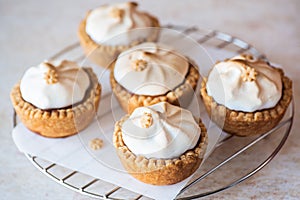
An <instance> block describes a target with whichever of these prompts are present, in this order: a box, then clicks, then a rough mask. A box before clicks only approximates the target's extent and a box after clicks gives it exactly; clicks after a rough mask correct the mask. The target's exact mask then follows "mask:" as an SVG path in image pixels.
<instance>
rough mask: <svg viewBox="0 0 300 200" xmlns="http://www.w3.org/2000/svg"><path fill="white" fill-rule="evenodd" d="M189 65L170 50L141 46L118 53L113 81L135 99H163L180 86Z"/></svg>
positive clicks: (158, 46) (163, 47)
mask: <svg viewBox="0 0 300 200" xmlns="http://www.w3.org/2000/svg"><path fill="white" fill-rule="evenodd" d="M188 70H189V61H188V59H187V58H186V57H184V56H182V55H180V54H179V53H177V52H176V51H174V50H172V48H170V47H168V46H165V45H162V44H157V43H151V42H147V43H142V44H140V45H137V46H135V47H133V48H131V49H128V50H127V51H125V52H123V53H121V54H120V55H119V57H118V58H117V60H116V62H115V67H114V77H115V79H116V81H117V82H118V83H119V84H120V85H122V86H123V87H124V88H125V89H127V90H128V91H129V92H131V93H134V94H137V95H149V96H156V95H163V94H165V93H167V92H168V91H170V90H173V89H174V88H176V87H177V86H178V85H180V84H182V82H183V81H184V79H185V77H186V74H187V72H188Z"/></svg>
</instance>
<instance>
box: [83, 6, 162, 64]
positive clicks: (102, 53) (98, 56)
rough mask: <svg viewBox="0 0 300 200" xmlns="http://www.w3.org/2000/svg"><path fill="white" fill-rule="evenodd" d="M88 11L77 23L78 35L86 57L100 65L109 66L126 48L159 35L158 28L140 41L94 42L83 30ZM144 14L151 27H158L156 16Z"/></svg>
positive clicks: (151, 39) (155, 38) (152, 40)
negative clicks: (108, 43)
mask: <svg viewBox="0 0 300 200" xmlns="http://www.w3.org/2000/svg"><path fill="white" fill-rule="evenodd" d="M90 12H91V11H89V12H88V13H87V14H86V16H85V18H84V19H83V20H82V21H81V23H80V24H79V29H78V37H79V41H80V44H81V46H82V48H83V50H84V53H85V55H86V56H87V57H88V59H90V60H91V61H92V62H94V63H95V64H97V65H99V66H101V67H104V68H106V67H108V66H110V64H111V63H112V62H113V61H114V60H115V58H116V57H117V56H118V55H119V54H120V53H121V52H123V51H125V50H126V49H129V48H131V47H133V46H136V45H138V44H140V43H143V42H154V41H156V40H157V38H158V36H159V30H158V29H153V34H151V36H150V37H149V38H145V39H143V40H140V41H134V42H132V43H131V44H130V45H119V46H108V45H101V44H98V43H96V42H94V40H93V39H92V38H91V37H90V36H89V35H88V34H87V33H86V31H85V27H86V20H87V17H88V15H89V13H90ZM145 15H147V16H148V17H149V18H150V19H151V21H152V26H151V27H156V28H159V27H160V24H159V21H158V19H157V18H156V17H154V16H152V15H150V14H148V13H145Z"/></svg>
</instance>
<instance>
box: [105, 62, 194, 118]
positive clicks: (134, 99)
mask: <svg viewBox="0 0 300 200" xmlns="http://www.w3.org/2000/svg"><path fill="white" fill-rule="evenodd" d="M114 65H115V63H112V67H111V69H112V70H111V72H110V84H111V87H112V91H113V93H114V94H115V96H116V97H117V100H118V101H119V103H120V105H121V107H122V108H123V110H124V111H125V112H127V113H132V112H133V111H134V109H136V108H137V107H142V106H150V105H153V104H156V103H159V102H169V103H170V104H173V105H176V106H181V107H187V106H188V104H189V102H185V101H183V100H182V99H192V98H193V94H194V91H195V90H196V87H197V83H198V80H199V72H198V70H197V68H196V67H195V66H194V64H191V63H190V66H189V71H188V73H187V75H186V78H185V80H184V82H183V83H182V84H181V85H179V86H177V87H176V88H175V89H173V90H171V91H169V92H167V94H164V95H159V96H147V95H136V94H132V93H130V92H129V91H128V90H126V89H125V88H124V87H122V86H121V85H120V84H119V83H118V82H117V81H116V79H115V78H114V70H113V68H114Z"/></svg>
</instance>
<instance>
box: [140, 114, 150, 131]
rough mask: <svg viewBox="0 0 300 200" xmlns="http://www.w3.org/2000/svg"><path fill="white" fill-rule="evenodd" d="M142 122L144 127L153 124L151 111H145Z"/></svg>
mask: <svg viewBox="0 0 300 200" xmlns="http://www.w3.org/2000/svg"><path fill="white" fill-rule="evenodd" d="M140 122H141V126H142V128H149V127H150V126H151V125H152V124H153V118H152V115H151V113H147V112H145V113H144V115H143V116H142V118H141V121H140Z"/></svg>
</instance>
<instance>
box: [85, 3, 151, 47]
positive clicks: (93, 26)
mask: <svg viewBox="0 0 300 200" xmlns="http://www.w3.org/2000/svg"><path fill="white" fill-rule="evenodd" d="M137 7H138V4H137V3H134V2H126V3H116V4H111V5H103V6H100V7H99V8H96V9H94V10H92V11H91V12H90V13H89V14H88V16H87V19H86V33H87V34H88V35H89V36H90V37H91V39H92V40H94V41H95V42H96V43H98V44H105V45H129V44H131V43H132V42H135V41H139V40H140V39H141V37H143V38H147V37H148V35H150V34H151V33H152V31H151V30H149V31H148V32H147V31H145V30H144V31H142V33H141V34H138V33H136V32H135V33H132V32H130V30H133V29H136V28H145V27H151V26H152V19H151V17H150V16H149V15H148V14H147V13H145V12H141V11H139V10H138V9H137ZM121 33H125V34H124V35H122V36H121V37H114V36H117V35H119V34H121ZM111 38H114V39H111Z"/></svg>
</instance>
